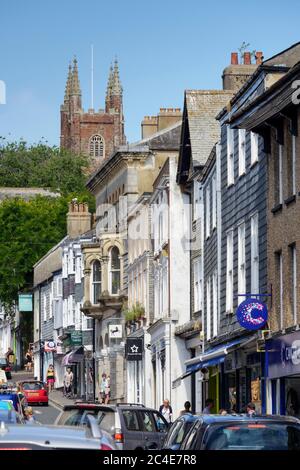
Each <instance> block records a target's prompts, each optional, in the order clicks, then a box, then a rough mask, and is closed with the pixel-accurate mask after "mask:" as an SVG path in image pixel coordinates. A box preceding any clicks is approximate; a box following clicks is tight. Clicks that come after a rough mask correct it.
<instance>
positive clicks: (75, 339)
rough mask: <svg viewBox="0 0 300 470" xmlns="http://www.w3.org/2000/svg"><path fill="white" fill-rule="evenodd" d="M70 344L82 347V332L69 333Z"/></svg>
mask: <svg viewBox="0 0 300 470" xmlns="http://www.w3.org/2000/svg"><path fill="white" fill-rule="evenodd" d="M71 344H72V345H73V346H81V345H82V331H81V330H74V331H71Z"/></svg>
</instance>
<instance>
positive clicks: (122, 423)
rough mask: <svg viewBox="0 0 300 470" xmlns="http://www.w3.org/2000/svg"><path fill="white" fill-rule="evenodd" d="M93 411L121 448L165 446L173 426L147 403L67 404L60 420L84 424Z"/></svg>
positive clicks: (75, 424)
mask: <svg viewBox="0 0 300 470" xmlns="http://www.w3.org/2000/svg"><path fill="white" fill-rule="evenodd" d="M90 414H92V415H94V416H95V417H96V418H97V422H98V424H99V426H100V428H101V429H102V430H105V431H107V432H108V433H109V434H110V435H111V436H112V437H113V439H114V442H115V444H116V447H117V449H119V450H135V449H146V448H148V449H150V448H153V449H154V448H155V449H161V447H162V445H163V442H164V439H165V436H166V433H167V430H168V426H169V425H168V423H167V421H166V420H165V419H164V417H163V416H162V415H161V413H159V412H158V411H156V410H154V409H152V408H146V407H145V406H143V405H139V404H137V405H136V404H117V405H100V404H97V403H76V404H74V405H67V406H65V407H64V409H63V411H62V412H61V414H60V415H59V417H58V418H57V420H56V424H58V425H69V426H70V425H71V426H82V425H84V424H85V421H86V419H87V416H88V415H90Z"/></svg>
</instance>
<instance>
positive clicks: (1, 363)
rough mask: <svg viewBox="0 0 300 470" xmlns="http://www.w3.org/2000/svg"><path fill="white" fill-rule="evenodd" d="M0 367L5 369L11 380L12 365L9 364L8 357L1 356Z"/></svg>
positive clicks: (8, 378)
mask: <svg viewBox="0 0 300 470" xmlns="http://www.w3.org/2000/svg"><path fill="white" fill-rule="evenodd" d="M0 369H2V370H4V371H5V375H6V378H7V380H11V366H10V365H9V364H7V361H6V357H2V356H1V357H0Z"/></svg>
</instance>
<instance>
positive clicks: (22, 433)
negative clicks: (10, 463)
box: [0, 416, 115, 450]
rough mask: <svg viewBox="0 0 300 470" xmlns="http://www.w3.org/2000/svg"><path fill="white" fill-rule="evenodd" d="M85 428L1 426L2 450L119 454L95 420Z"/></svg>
mask: <svg viewBox="0 0 300 470" xmlns="http://www.w3.org/2000/svg"><path fill="white" fill-rule="evenodd" d="M88 422H89V424H88V425H87V426H86V427H85V428H74V427H67V426H54V425H52V426H43V425H35V424H32V425H30V426H28V425H16V424H6V423H4V422H3V421H2V422H1V423H0V449H4V448H5V449H15V450H16V449H28V450H68V449H70V450H71V449H77V450H115V446H114V443H113V441H112V439H111V437H110V436H109V434H108V433H106V432H105V431H102V430H100V429H99V426H98V425H97V422H96V420H95V418H94V417H93V416H90V417H88Z"/></svg>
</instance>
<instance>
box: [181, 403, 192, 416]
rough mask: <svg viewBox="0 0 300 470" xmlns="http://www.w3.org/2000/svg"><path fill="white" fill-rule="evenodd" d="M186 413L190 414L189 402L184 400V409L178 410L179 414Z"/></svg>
mask: <svg viewBox="0 0 300 470" xmlns="http://www.w3.org/2000/svg"><path fill="white" fill-rule="evenodd" d="M186 413H189V414H192V412H191V402H189V401H186V402H185V404H184V410H182V411H180V416H182V415H185V414H186Z"/></svg>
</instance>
